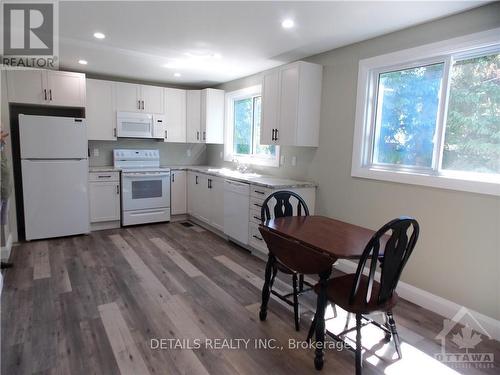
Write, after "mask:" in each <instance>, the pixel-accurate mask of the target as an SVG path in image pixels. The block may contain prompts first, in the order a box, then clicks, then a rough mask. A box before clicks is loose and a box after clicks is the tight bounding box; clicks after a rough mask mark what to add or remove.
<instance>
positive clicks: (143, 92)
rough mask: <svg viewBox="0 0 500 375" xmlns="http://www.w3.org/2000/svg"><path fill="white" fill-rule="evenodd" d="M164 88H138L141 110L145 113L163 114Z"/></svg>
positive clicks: (144, 86) (143, 86)
mask: <svg viewBox="0 0 500 375" xmlns="http://www.w3.org/2000/svg"><path fill="white" fill-rule="evenodd" d="M164 92H165V90H164V88H163V87H157V86H147V85H141V86H140V100H141V101H142V106H141V108H142V110H143V111H144V112H147V113H164V112H165V99H164Z"/></svg>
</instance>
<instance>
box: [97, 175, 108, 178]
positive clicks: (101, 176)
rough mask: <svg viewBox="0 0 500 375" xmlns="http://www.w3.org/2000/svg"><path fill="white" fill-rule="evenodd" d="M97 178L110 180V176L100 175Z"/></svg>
mask: <svg viewBox="0 0 500 375" xmlns="http://www.w3.org/2000/svg"><path fill="white" fill-rule="evenodd" d="M99 178H111V176H110V175H100V176H99Z"/></svg>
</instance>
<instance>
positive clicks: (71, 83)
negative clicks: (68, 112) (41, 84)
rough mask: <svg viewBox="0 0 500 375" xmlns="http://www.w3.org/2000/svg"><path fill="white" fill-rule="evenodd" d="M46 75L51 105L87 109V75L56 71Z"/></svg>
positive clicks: (50, 71) (49, 71)
mask: <svg viewBox="0 0 500 375" xmlns="http://www.w3.org/2000/svg"><path fill="white" fill-rule="evenodd" d="M46 73H47V89H48V90H49V103H50V104H51V105H57V106H67V107H85V74H82V73H72V72H60V71H56V70H48V71H47V72H46Z"/></svg>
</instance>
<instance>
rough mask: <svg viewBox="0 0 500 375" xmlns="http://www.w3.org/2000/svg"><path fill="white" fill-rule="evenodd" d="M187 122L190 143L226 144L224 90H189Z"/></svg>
mask: <svg viewBox="0 0 500 375" xmlns="http://www.w3.org/2000/svg"><path fill="white" fill-rule="evenodd" d="M186 122H187V126H186V128H187V142H188V143H220V144H222V143H224V90H217V89H204V90H188V91H187V113H186Z"/></svg>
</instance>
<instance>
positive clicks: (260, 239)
mask: <svg viewBox="0 0 500 375" xmlns="http://www.w3.org/2000/svg"><path fill="white" fill-rule="evenodd" d="M252 237H253V238H256V239H258V240H259V241H262V238H260V237H257V236H256V235H255V234H254V235H252Z"/></svg>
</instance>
